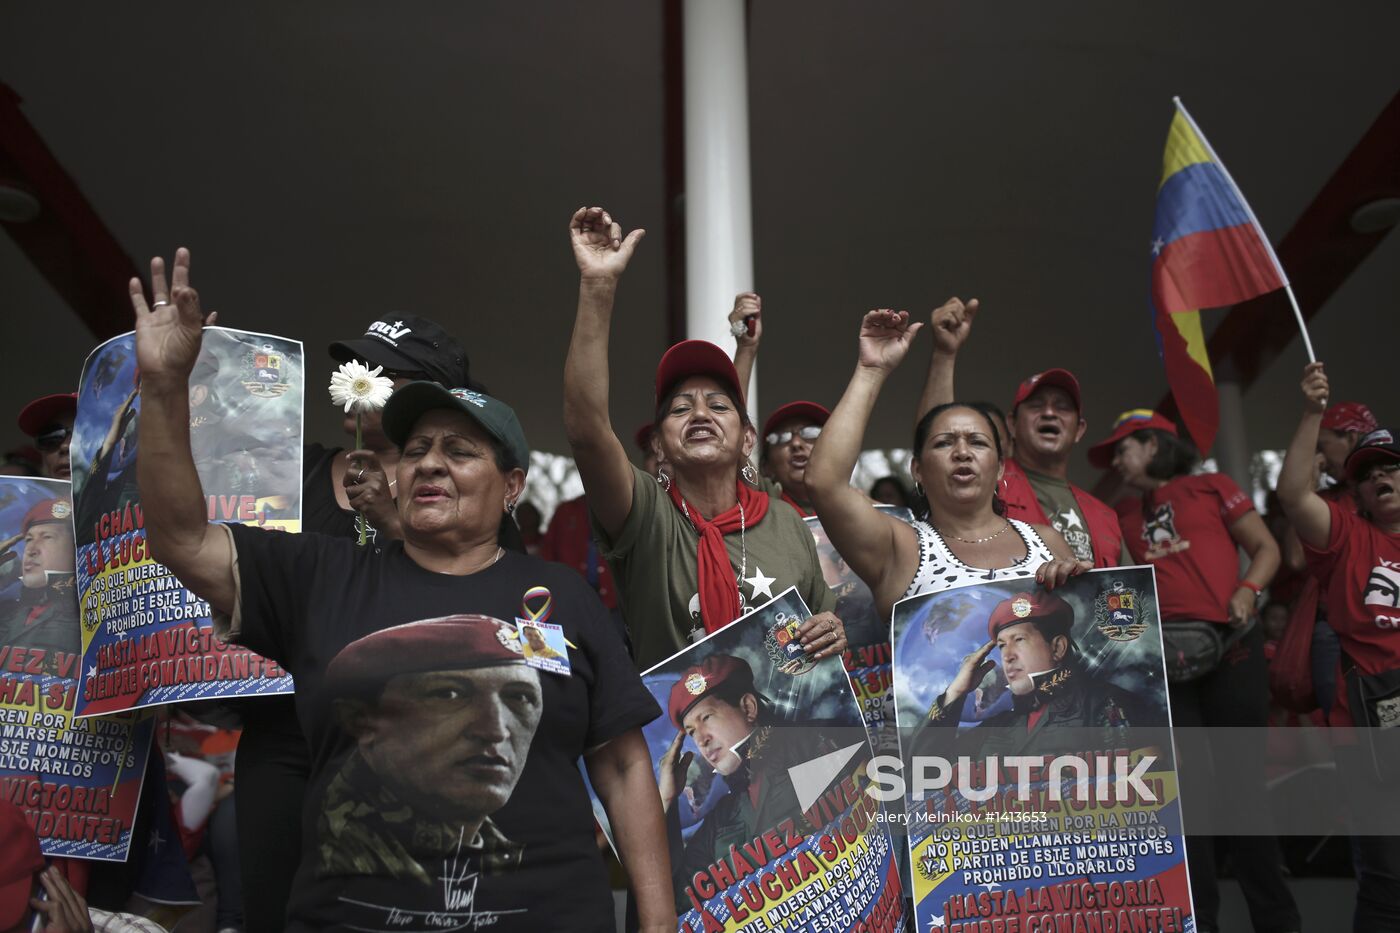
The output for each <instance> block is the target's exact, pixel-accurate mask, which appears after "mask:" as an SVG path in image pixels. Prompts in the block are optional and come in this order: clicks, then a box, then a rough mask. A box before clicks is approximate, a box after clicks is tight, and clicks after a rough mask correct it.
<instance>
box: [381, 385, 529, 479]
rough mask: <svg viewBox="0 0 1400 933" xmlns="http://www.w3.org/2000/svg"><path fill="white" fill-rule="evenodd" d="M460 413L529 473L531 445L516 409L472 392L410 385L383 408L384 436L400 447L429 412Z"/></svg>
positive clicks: (470, 390) (433, 386)
mask: <svg viewBox="0 0 1400 933" xmlns="http://www.w3.org/2000/svg"><path fill="white" fill-rule="evenodd" d="M439 408H446V409H448V410H449V411H460V412H461V413H462V414H464V415H466V416H467V417H468V418H470V419H472V420H473V421H475V422H476V423H477V424H479V425H481V426H482V427H483V428H485V429H486V433H487V434H490V435H491V436H492V437H494V438H495V439H496V440H498V441H500V442H501V443H502V444H504V445H505V448H506V450H508V451H510V454H511V456H512V457H514V458H515V462H516V465H517V466H519V467H520V469H522V470H524V471H525V472H527V473H528V472H529V471H530V445H529V444H527V443H526V442H525V431H524V429H522V428H521V427H520V419H519V418H517V417H515V409H513V408H511V407H510V406H509V405H507V404H506V403H505V402H503V401H501V400H500V399H496V398H492V397H491V396H489V395H484V394H482V393H481V392H477V391H476V390H475V389H448V388H444V387H443V386H441V385H438V384H437V383H436V382H410V383H409V384H408V385H406V386H403V387H402V388H400V389H399V390H398V391H397V392H395V393H394V394H393V395H391V396H390V397H389V402H388V404H386V405H385V406H384V417H383V422H382V423H383V425H384V435H385V436H386V437H388V438H389V440H391V441H393V442H394V443H395V444H397V445H398V446H399V447H403V445H404V443H405V442H406V441H407V440H408V436H409V434H410V433H411V432H412V431H413V426H414V425H415V424H417V423H418V419H419V418H421V417H423V416H424V415H425V414H427V413H428V412H430V411H436V410H437V409H439Z"/></svg>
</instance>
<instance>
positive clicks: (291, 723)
mask: <svg viewBox="0 0 1400 933" xmlns="http://www.w3.org/2000/svg"><path fill="white" fill-rule="evenodd" d="M328 349H329V353H330V356H331V358H332V359H334V360H336V361H337V362H340V363H344V362H348V361H350V360H352V359H353V360H359V361H360V362H362V363H364V364H365V365H367V366H371V367H374V366H379V367H383V373H382V375H384V376H387V377H388V378H389V379H391V380H393V383H394V388H396V389H397V388H398V387H400V386H403V385H407V384H408V383H409V382H412V381H414V380H416V379H427V380H430V381H432V382H439V383H441V384H443V385H471V383H470V382H469V377H468V372H469V363H468V361H467V354H466V352H465V351H464V350H463V349H462V344H461V342H460V341H458V340H457V339H456V338H455V337H453V336H452V335H451V334H450V333H448V332H447V331H446V330H445V329H444V328H442V327H441V326H439V325H438V324H437V323H435V322H434V321H430V320H428V319H427V318H420V317H416V316H414V315H407V314H390V315H385V316H384V317H382V318H380V319H379V320H377V321H374V322H373V323H371V324H370V325H369V327H367V328H366V329H365V333H364V335H363V336H362V337H357V338H354V339H351V340H339V341H336V342H335V343H332V344H331V345H330V347H329V348H328ZM344 427H345V431H346V433H348V434H349V435H350V436H351V437H354V436H355V416H354V415H353V414H346V416H345V424H344ZM360 428H361V432H360V434H361V441H362V450H359V451H351V450H347V449H345V448H342V447H326V446H324V445H322V444H316V443H312V444H307V445H306V447H305V448H304V450H303V451H302V470H303V482H302V491H301V529H302V531H303V532H317V533H319V534H327V535H333V536H336V537H341V538H358V537H359V532H360V526H361V524H363V525H365V526H366V532H367V536H368V537H369V539H370V540H379V539H380V538H382V539H384V540H389V539H392V538H398V537H400V536H401V532H400V530H399V521H398V511H397V508H396V505H395V501H394V492H395V487H396V486H397V482H396V481H395V480H394V479H393V474H394V471H395V467H396V466H397V464H398V461H399V451H398V448H397V447H395V446H394V443H393V442H392V441H390V440H389V439H388V438H387V437H385V436H384V431H383V429H382V427H381V425H380V413H379V412H377V411H376V412H366V413H364V414H363V415H362V416H361V417H360ZM352 464H353V468H352ZM238 711H239V713H240V715H241V717H242V720H243V735H242V738H241V739H240V740H239V743H238V760H237V780H236V782H235V784H234V787H235V788H236V795H237V796H236V804H237V814H238V839H239V866H240V869H241V871H242V873H243V880H244V885H243V907H244V915H245V916H244V922H245V924H246V928H247V930H248V933H272V931H276V930H281V929H282V923H283V920H284V918H285V917H286V914H287V902H288V899H289V898H290V896H291V888H292V877H293V876H294V875H295V874H296V870H297V862H298V859H299V857H300V853H301V835H300V832H299V831H298V821H299V819H300V813H301V807H302V802H303V798H304V797H305V796H306V786H307V781H308V779H309V776H310V773H311V759H310V753H309V752H308V750H307V747H306V737H305V736H304V735H302V732H301V726H300V725H299V724H298V723H297V719H296V708H295V704H294V700H293V697H291V696H289V695H283V696H267V697H255V698H249V699H247V700H244V701H242V702H240V703H239V704H238ZM278 836H280V837H281V838H282V839H283V840H284V843H285V844H284V845H282V846H277V847H275V848H274V849H273V850H272V851H269V850H268V847H266V846H260V845H259V842H260V840H263V839H268V838H276V837H278Z"/></svg>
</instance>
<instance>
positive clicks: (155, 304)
mask: <svg viewBox="0 0 1400 933" xmlns="http://www.w3.org/2000/svg"><path fill="white" fill-rule="evenodd" d="M168 304H170V302H169V301H166V300H165V299H164V298H161V299H159V300H157V301H153V302H151V307H152V308H159V307H160V306H161V305H168Z"/></svg>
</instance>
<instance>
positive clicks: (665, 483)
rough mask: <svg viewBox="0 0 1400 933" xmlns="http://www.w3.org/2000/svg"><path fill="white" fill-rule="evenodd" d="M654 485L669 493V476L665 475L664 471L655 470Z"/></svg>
mask: <svg viewBox="0 0 1400 933" xmlns="http://www.w3.org/2000/svg"><path fill="white" fill-rule="evenodd" d="M656 485H658V486H660V487H661V488H662V489H664V490H666V492H668V493H669V492H670V491H671V474H669V473H667V472H666V471H665V470H657V471H656Z"/></svg>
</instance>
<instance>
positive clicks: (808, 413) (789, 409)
mask: <svg viewBox="0 0 1400 933" xmlns="http://www.w3.org/2000/svg"><path fill="white" fill-rule="evenodd" d="M830 417H831V412H830V411H828V410H827V409H826V408H824V407H823V406H821V405H818V404H817V403H816V402H788V403H787V404H786V405H780V406H778V407H777V408H776V409H774V411H773V414H771V415H769V416H768V420H767V421H765V422H763V434H764V436H767V435H769V434H771V433H773V429H774V428H776V427H777V426H778V425H780V424H782V423H783V422H784V421H791V420H792V419H794V418H801V419H803V420H805V421H810V422H812V423H813V424H817V425H821V424H826V419H828V418H830Z"/></svg>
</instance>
